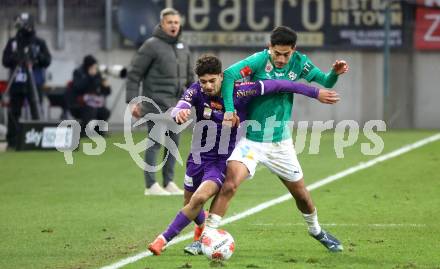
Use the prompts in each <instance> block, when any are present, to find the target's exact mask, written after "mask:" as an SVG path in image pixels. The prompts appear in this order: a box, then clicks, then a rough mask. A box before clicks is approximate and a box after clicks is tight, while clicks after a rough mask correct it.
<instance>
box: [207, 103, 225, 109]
mask: <svg viewBox="0 0 440 269" xmlns="http://www.w3.org/2000/svg"><path fill="white" fill-rule="evenodd" d="M210 107H211V108H212V109H215V110H222V109H223V105H222V104H220V103H219V102H216V101H211V105H210Z"/></svg>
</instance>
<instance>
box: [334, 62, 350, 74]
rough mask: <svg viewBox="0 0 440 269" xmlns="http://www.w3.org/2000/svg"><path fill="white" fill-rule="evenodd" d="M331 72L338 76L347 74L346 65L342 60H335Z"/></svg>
mask: <svg viewBox="0 0 440 269" xmlns="http://www.w3.org/2000/svg"><path fill="white" fill-rule="evenodd" d="M333 71H334V72H335V73H336V74H338V75H341V74H344V73H347V72H348V64H347V62H346V61H344V60H336V62H335V63H334V64H333Z"/></svg>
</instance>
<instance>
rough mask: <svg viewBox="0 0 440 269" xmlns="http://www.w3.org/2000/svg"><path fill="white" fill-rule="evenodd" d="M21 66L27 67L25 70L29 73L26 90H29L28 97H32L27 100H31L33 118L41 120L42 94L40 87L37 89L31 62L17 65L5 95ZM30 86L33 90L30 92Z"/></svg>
mask: <svg viewBox="0 0 440 269" xmlns="http://www.w3.org/2000/svg"><path fill="white" fill-rule="evenodd" d="M21 68H25V72H26V75H27V81H26V82H25V83H26V84H27V85H26V86H27V89H26V91H28V92H27V94H28V97H29V96H30V98H27V100H28V102H29V106H30V109H31V116H32V119H33V120H41V119H42V115H41V103H40V96H39V94H38V89H37V85H36V83H35V78H34V74H33V70H32V64H31V63H30V62H27V61H26V62H25V63H22V64H18V65H17V66H16V67H15V69H14V71H13V72H12V74H11V77H10V78H9V81H8V85H7V86H6V90H5V92H4V95H6V94H7V93H8V92H9V90H10V89H11V87H12V84H13V83H14V81H15V80H16V78H17V75H18V73H19V71H20V69H21ZM29 86H30V90H31V91H30V92H29ZM4 95H3V96H4ZM17 120H18V119H17Z"/></svg>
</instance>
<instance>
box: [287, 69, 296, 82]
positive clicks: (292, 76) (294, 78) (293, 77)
mask: <svg viewBox="0 0 440 269" xmlns="http://www.w3.org/2000/svg"><path fill="white" fill-rule="evenodd" d="M288 76H289V79H290V80H296V77H298V76H297V75H296V74H295V72H293V71H290V72H289V75H288Z"/></svg>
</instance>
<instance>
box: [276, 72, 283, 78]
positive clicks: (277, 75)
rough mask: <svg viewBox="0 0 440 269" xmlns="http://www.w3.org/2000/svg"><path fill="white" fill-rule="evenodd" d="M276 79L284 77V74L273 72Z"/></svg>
mask: <svg viewBox="0 0 440 269" xmlns="http://www.w3.org/2000/svg"><path fill="white" fill-rule="evenodd" d="M273 73H274V74H275V76H276V77H284V73H278V72H273Z"/></svg>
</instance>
